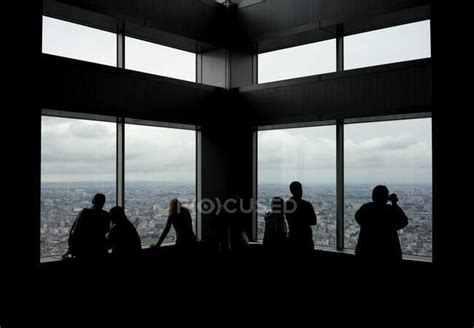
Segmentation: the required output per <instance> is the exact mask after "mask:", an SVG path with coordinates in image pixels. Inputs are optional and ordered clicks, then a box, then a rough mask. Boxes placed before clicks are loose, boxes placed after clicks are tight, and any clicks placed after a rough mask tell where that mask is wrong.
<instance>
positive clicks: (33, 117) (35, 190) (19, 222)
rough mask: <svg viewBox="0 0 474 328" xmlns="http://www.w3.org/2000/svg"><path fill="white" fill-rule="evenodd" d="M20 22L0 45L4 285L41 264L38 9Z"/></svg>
mask: <svg viewBox="0 0 474 328" xmlns="http://www.w3.org/2000/svg"><path fill="white" fill-rule="evenodd" d="M12 4H13V3H12ZM21 9H22V8H14V9H10V10H12V11H14V10H21ZM23 9H24V8H23ZM7 19H8V18H7ZM22 19H24V21H23V24H19V25H20V26H18V29H17V31H16V33H6V35H5V40H4V41H5V42H6V44H8V50H6V51H4V55H6V56H5V58H4V60H5V64H6V65H7V66H8V69H5V73H6V75H5V79H6V81H8V82H6V83H5V84H4V88H5V89H4V93H3V95H4V97H3V99H4V101H5V105H4V106H3V110H2V115H4V122H5V125H4V127H3V128H2V129H1V130H2V148H3V153H2V159H3V164H4V166H2V167H3V169H4V175H3V176H4V178H3V181H5V182H6V185H4V191H5V193H4V203H5V206H4V209H5V210H6V213H3V217H4V219H2V220H0V221H1V226H2V228H0V231H1V233H2V237H1V238H0V239H1V242H2V247H1V251H0V252H1V253H2V271H3V273H5V274H6V275H7V277H5V278H4V279H3V281H5V282H8V283H9V282H10V281H14V280H9V278H12V277H15V275H21V276H23V275H24V276H27V275H28V274H29V273H31V269H33V268H35V266H36V265H37V264H38V263H39V245H40V224H39V220H40V211H39V205H40V195H39V190H40V172H41V171H40V170H41V153H40V151H41V107H40V99H39V97H38V94H39V85H40V84H41V76H40V74H39V70H38V68H39V67H40V65H41V61H40V60H41V57H40V56H41V31H42V20H41V3H38V2H34V3H32V4H31V6H30V7H29V10H25V12H24V14H23V16H22ZM19 35H21V37H18V36H19ZM7 122H8V123H7ZM6 204H8V205H6ZM9 260H11V263H10V262H9ZM5 261H6V263H5ZM9 273H13V274H14V275H13V276H10V275H9ZM8 283H7V284H8ZM5 299H8V297H6V298H5Z"/></svg>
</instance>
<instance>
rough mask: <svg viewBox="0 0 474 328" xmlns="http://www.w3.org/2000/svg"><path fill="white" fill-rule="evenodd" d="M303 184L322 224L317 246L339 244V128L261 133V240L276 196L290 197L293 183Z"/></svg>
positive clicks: (317, 231) (316, 234)
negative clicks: (337, 181) (266, 216)
mask: <svg viewBox="0 0 474 328" xmlns="http://www.w3.org/2000/svg"><path fill="white" fill-rule="evenodd" d="M295 180H297V181H300V182H301V183H302V184H303V198H304V199H306V200H307V201H309V202H311V203H312V204H313V206H314V209H315V211H316V215H317V218H318V224H317V226H316V227H314V229H313V240H314V242H315V245H319V246H332V247H335V246H336V128H335V126H319V127H310V128H296V129H284V130H268V131H260V132H259V133H258V203H259V208H258V222H257V224H258V230H257V232H258V239H259V240H261V239H263V235H264V228H265V222H264V215H265V213H266V212H268V211H269V209H270V203H271V199H272V198H273V197H282V198H284V199H289V198H290V197H291V194H290V191H289V184H290V183H291V182H292V181H295Z"/></svg>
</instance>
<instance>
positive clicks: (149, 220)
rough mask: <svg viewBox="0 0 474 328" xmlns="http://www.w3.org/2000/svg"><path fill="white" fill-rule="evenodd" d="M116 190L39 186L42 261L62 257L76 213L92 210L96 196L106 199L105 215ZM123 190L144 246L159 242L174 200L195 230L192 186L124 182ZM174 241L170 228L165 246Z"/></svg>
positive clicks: (110, 185) (75, 185) (87, 185)
mask: <svg viewBox="0 0 474 328" xmlns="http://www.w3.org/2000/svg"><path fill="white" fill-rule="evenodd" d="M115 188H116V187H115V183H95V182H83V183H79V182H72V183H66V182H65V183H60V182H57V183H56V182H55V183H42V187H41V257H53V256H60V255H63V254H65V253H66V251H67V248H68V243H67V240H68V236H69V231H70V228H71V226H72V224H73V222H74V220H75V219H76V217H77V215H78V213H79V212H80V211H81V210H82V209H83V208H87V207H91V205H92V203H91V200H92V198H93V197H94V194H96V193H98V192H101V193H103V194H104V195H105V196H106V202H105V206H104V210H107V211H108V210H109V209H110V208H112V207H113V206H115V204H116V194H115ZM125 190H126V195H125V213H126V215H127V217H128V218H129V220H130V221H131V222H132V223H133V224H134V225H135V227H136V229H137V232H138V234H139V236H140V238H141V240H142V245H143V246H147V245H151V244H154V243H156V242H157V241H158V238H159V237H160V235H161V232H162V231H163V230H164V228H165V225H166V220H167V217H168V215H167V214H168V204H169V202H170V200H171V199H173V198H178V199H179V200H180V201H181V203H182V204H183V206H185V207H186V208H188V209H189V211H190V212H191V216H192V218H193V226H195V219H196V211H195V206H194V203H195V202H194V200H195V195H196V187H195V185H194V184H185V183H183V184H179V183H169V182H160V183H154V182H126V188H125ZM175 238H176V234H175V231H174V229H173V228H172V229H171V230H170V232H169V233H168V236H167V238H166V239H165V240H164V243H173V242H174V241H175Z"/></svg>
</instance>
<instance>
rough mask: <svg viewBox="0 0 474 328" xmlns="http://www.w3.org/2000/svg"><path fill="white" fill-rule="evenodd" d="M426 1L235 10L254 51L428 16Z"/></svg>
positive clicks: (282, 0) (319, 0) (308, 0)
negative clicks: (342, 31)
mask: <svg viewBox="0 0 474 328" xmlns="http://www.w3.org/2000/svg"><path fill="white" fill-rule="evenodd" d="M430 4H431V1H430V0H410V1H406V0H379V1H372V0H361V1H351V0H316V1H315V0H273V1H263V2H260V3H257V4H255V5H253V6H247V7H243V8H240V9H239V14H238V20H239V25H240V28H241V31H242V33H244V34H245V36H246V38H247V39H248V40H249V41H250V42H251V43H253V44H254V45H255V46H256V47H257V48H258V52H266V51H272V50H277V49H281V48H285V47H290V46H295V45H298V44H303V43H309V42H316V41H322V40H326V39H329V38H334V37H335V36H336V27H337V26H338V25H340V24H344V33H345V34H350V33H358V32H362V31H367V30H371V29H376V28H382V27H388V26H392V25H397V24H401V23H409V22H413V21H416V20H422V19H428V18H429V17H430V8H429V5H430Z"/></svg>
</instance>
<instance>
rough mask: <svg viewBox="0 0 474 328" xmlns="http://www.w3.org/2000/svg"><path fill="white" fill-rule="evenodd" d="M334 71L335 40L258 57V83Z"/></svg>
mask: <svg viewBox="0 0 474 328" xmlns="http://www.w3.org/2000/svg"><path fill="white" fill-rule="evenodd" d="M335 71H336V40H335V39H332V40H327V41H322V42H316V43H311V44H306V45H303V46H298V47H293V48H287V49H283V50H277V51H272V52H267V53H263V54H260V55H258V83H267V82H273V81H279V80H286V79H293V78H298V77H303V76H309V75H316V74H324V73H330V72H335Z"/></svg>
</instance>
